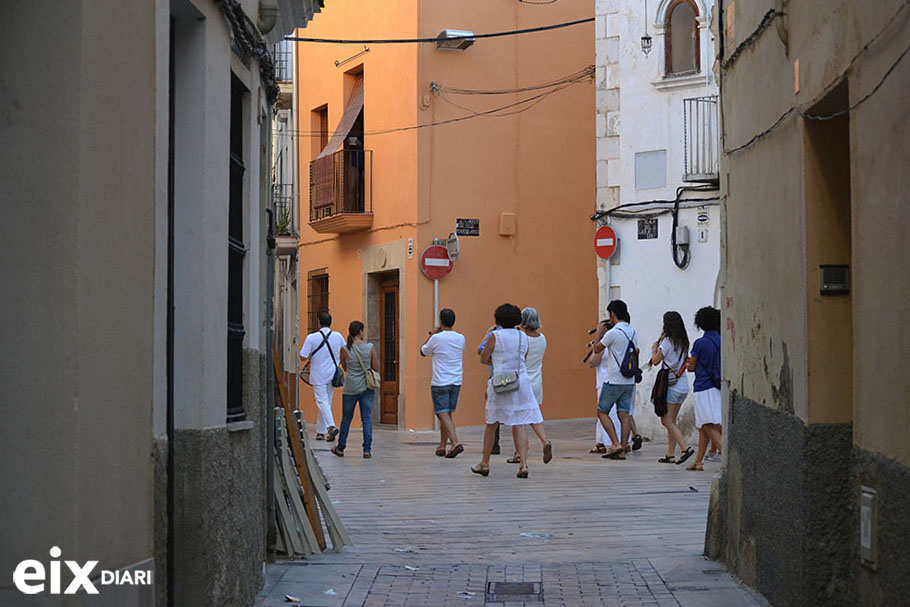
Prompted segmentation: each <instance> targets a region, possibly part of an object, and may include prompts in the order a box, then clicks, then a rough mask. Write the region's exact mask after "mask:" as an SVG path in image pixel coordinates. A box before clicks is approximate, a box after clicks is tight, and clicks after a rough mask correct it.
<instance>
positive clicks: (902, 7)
mask: <svg viewBox="0 0 910 607" xmlns="http://www.w3.org/2000/svg"><path fill="white" fill-rule="evenodd" d="M907 6H910V0H905V1H904V2H903V4H901V5H900V7H898V9H897V10H896V11H895V13H894V16H893V17H891V19H889V20H888V23H887V25H885V27H883V28H882V29H881V30H879V32H878V33H877V34H875V35H874V36H872V38H870V39H869V40H868V41H867V42H866V44H864V45H863V47H862V48H861V49H859V51H858V52H857V53H856V54H855V55H854V56H853V59H851V60H850V63H849V64H848V65H847V67H846V68H845V69H844V74H846V73H847V72H849V71H850V69H851V68H852V67H853V65H854V64H855V63H856V61H857V60H858V59H859V58H860V56H862V54H863V53H865V52H866V51H867V50H868V49H869V47H870V46H872V45H873V44H874V43H875V42H876V40H878V39H879V38H880V37H881V36H882V35H883V34H884V33H885V32H886V31H888V29H890V27H891V25H892V24H893V23H894V22H895V20H896V19H897V18H898V17H899V16H900V14H901V13H902V12H903V11H904V10H905V9H906V8H907ZM770 12H771V11H769V13H770ZM767 17H768V15H767V14H766V15H765V18H767ZM762 23H763V24H764V23H765V19H762ZM761 29H763V28H762V26H759V30H761ZM759 30H756V31H759ZM753 36H754V33H753ZM753 36H749V38H753ZM740 46H742V45H740ZM739 50H740V48H739V47H737V51H735V52H734V54H737V52H738V51H739ZM908 53H910V46H907V47H905V48H904V50H903V51H902V52H901V54H900V55H898V57H897V59H895V60H894V63H892V64H891V66H890V67H889V68H888V69H887V70H886V71H885V73H884V75H883V76H882V77H881V79H880V80H879V81H878V84H876V85H875V86H874V87H872V90H870V91H869V92H868V93H866V94H865V95H863V97H862V98H861V99H860V100H859V101H857V102H856V103H854V104H852V105H850V106H849V107H847V108H845V109H843V110H839V111H837V112H833V113H831V114H824V115H820V114H809V113H808V112H807V111H805V110H802V109H800V108H799V107H798V106H795V105H794V106H791V107H790V108H788V109H787V111H785V112H784V113H783V114H781V115H780V117H779V118H778V119H777V120H775V121H774V123H773V124H772V125H771V126H769V127H768V128H766V129H765V130H763V131H762V132H760V133H758V134H756V135H754V136H753V137H752V138H751V139H749V140H748V141H747V142H745V143H744V144H742V145H739V146H737V147H735V148H732V149H726V148H725V149H724V154H725V155H730V154H735V153H737V152H740V151H742V150H744V149H746V148H748V147H751V146H753V145H755V144H756V143H757V142H758V141H760V140H761V139H764V138H765V137H767V136H768V135H770V134H771V133H773V132H774V131H776V130H777V129H778V128H779V127H780V125H781V124H783V123H784V121H785V120H787V118H789V117H790V116H792V115H794V114H796V115H797V116H800V117H802V118H804V119H806V120H819V121H824V120H833V119H835V118H839V117H841V116H846V115H847V114H849V113H850V112H852V111H854V110H855V109H856V108H858V107H859V106H861V105H862V104H864V103H865V102H866V101H868V100H869V99H871V98H872V96H873V95H875V94H876V93H877V92H878V91H879V89H881V88H882V86H884V84H885V81H887V80H888V77H889V76H891V74H892V72H894V70H895V69H896V68H897V66H898V65H900V63H901V61H903V60H904V58H905V57H906V56H907V54H908ZM731 58H732V57H731ZM838 80H839V79H838Z"/></svg>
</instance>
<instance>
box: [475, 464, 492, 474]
mask: <svg viewBox="0 0 910 607" xmlns="http://www.w3.org/2000/svg"><path fill="white" fill-rule="evenodd" d="M471 472H473V473H474V474H479V475H480V476H490V467H489V466H484V465H483V464H477V465H476V466H471Z"/></svg>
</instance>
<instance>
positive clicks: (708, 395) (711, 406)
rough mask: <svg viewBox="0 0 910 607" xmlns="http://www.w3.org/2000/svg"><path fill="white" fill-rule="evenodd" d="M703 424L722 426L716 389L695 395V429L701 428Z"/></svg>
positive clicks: (718, 395)
mask: <svg viewBox="0 0 910 607" xmlns="http://www.w3.org/2000/svg"><path fill="white" fill-rule="evenodd" d="M704 424H717V425H721V424H723V409H722V408H721V404H720V390H718V389H717V388H708V389H707V390H702V391H701V392H696V393H695V427H696V428H701V427H702V426H703V425H704Z"/></svg>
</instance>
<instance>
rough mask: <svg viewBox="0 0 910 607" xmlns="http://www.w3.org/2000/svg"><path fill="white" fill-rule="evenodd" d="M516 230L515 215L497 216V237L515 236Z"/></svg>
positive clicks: (516, 221) (516, 220) (516, 219)
mask: <svg viewBox="0 0 910 607" xmlns="http://www.w3.org/2000/svg"><path fill="white" fill-rule="evenodd" d="M517 230H518V218H517V217H516V216H515V213H502V214H501V215H500V216H499V235H500V236H515V232H516V231H517Z"/></svg>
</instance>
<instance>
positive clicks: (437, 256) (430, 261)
mask: <svg viewBox="0 0 910 607" xmlns="http://www.w3.org/2000/svg"><path fill="white" fill-rule="evenodd" d="M420 269H421V270H423V273H424V274H426V275H427V278H431V279H433V280H439V279H440V278H443V277H444V276H447V275H448V273H449V272H451V271H452V260H450V259H449V250H448V249H447V248H445V247H444V246H442V245H438V244H434V245H432V246H429V247H427V248H426V249H424V251H423V253H421V254H420Z"/></svg>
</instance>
